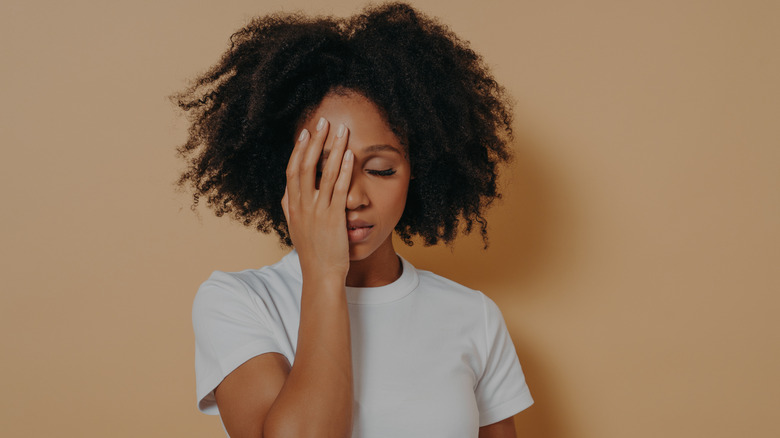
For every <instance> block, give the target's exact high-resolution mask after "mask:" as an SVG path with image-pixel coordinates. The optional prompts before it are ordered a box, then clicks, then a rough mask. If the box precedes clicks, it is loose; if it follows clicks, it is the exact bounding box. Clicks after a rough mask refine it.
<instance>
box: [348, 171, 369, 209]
mask: <svg viewBox="0 0 780 438" xmlns="http://www.w3.org/2000/svg"><path fill="white" fill-rule="evenodd" d="M355 170H356V172H355V173H353V174H352V180H351V181H350V183H349V191H348V192H347V203H346V207H347V210H357V209H359V208H361V207H365V206H367V205H368V194H367V193H366V191H365V187H364V186H363V181H362V178H361V175H360V173H361V172H360V171H359V170H358V169H355Z"/></svg>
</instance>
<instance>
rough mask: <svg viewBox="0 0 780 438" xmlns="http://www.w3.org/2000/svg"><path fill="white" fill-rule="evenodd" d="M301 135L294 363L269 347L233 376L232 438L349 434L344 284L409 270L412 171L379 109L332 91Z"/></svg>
mask: <svg viewBox="0 0 780 438" xmlns="http://www.w3.org/2000/svg"><path fill="white" fill-rule="evenodd" d="M342 127H343V128H342ZM300 132H301V135H300V136H299V138H298V140H297V141H296V145H295V148H294V149H293V152H292V155H291V157H290V162H289V164H288V167H287V189H286V191H285V195H284V198H283V199H282V207H283V209H284V212H285V215H286V218H287V223H288V227H289V230H290V237H291V239H292V241H293V244H294V245H295V248H296V250H297V251H298V256H299V259H300V262H301V271H302V276H303V291H302V295H301V322H300V327H299V334H298V346H297V352H296V358H295V364H294V366H290V364H289V363H288V361H287V359H286V358H285V357H284V356H282V355H280V354H277V353H266V354H262V355H259V356H256V357H254V358H252V359H250V360H249V361H247V362H245V363H244V364H243V365H241V366H239V367H238V368H237V369H236V370H234V371H233V372H232V373H230V374H229V375H228V376H227V377H225V379H224V380H223V381H222V383H220V385H219V386H218V387H217V389H216V390H215V397H216V400H217V405H218V407H219V411H220V415H221V416H222V421H223V423H224V424H225V428H226V429H227V431H228V433H229V434H230V436H231V437H233V438H241V437H309V436H312V437H313V436H316V437H349V436H350V435H351V427H352V405H353V376H352V353H351V347H350V345H351V344H350V330H349V312H348V306H347V302H346V289H345V286H347V285H349V286H362V287H376V286H383V285H386V284H389V283H391V282H393V281H395V280H396V279H398V277H399V276H400V275H401V270H402V268H401V263H400V260H399V259H398V257H397V256H396V254H395V250H394V248H393V241H392V238H391V234H392V231H393V229H394V228H395V225H396V224H397V223H398V220H399V219H400V217H401V214H402V213H403V210H404V206H405V204H406V194H407V191H408V187H409V181H410V179H411V167H410V165H409V160H408V158H407V154H406V151H405V149H404V148H403V146H402V145H401V142H400V141H399V140H398V138H396V136H395V134H393V132H392V131H391V130H390V128H389V127H388V126H387V124H386V123H385V121H384V119H383V117H382V116H381V112H380V111H379V109H378V108H377V107H376V106H375V105H374V104H373V103H372V102H371V101H370V100H368V99H366V98H365V97H363V96H361V95H359V94H356V93H351V92H349V93H346V94H345V93H340V94H330V95H328V96H326V97H325V98H324V99H323V101H322V102H321V103H320V105H319V106H318V108H317V109H315V111H314V112H313V113H312V114H311V115H310V116H309V117H308V118H307V119H306V120H304V121H303V124H302V126H301V131H300ZM350 228H351V231H350ZM302 419H305V421H302ZM479 436H480V438H509V437H514V436H515V428H514V422H513V420H512V417H510V418H507V419H506V420H503V421H500V422H498V423H495V424H491V425H488V426H485V427H482V428H480V431H479Z"/></svg>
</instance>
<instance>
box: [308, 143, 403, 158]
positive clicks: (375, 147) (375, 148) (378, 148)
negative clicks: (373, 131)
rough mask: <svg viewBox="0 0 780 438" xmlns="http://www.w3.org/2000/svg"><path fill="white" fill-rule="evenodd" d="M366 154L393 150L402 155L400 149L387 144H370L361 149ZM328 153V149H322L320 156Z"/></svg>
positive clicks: (325, 156) (326, 156)
mask: <svg viewBox="0 0 780 438" xmlns="http://www.w3.org/2000/svg"><path fill="white" fill-rule="evenodd" d="M363 152H365V153H367V154H371V153H375V152H395V153H396V154H398V155H400V156H403V155H404V154H402V153H401V151H399V150H398V148H397V147H395V146H392V145H389V144H372V145H371V146H368V147H366V149H365V150H364V151H363ZM329 155H330V150H324V149H323V151H322V158H328V156H329Z"/></svg>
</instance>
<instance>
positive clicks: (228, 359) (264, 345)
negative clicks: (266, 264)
mask: <svg viewBox="0 0 780 438" xmlns="http://www.w3.org/2000/svg"><path fill="white" fill-rule="evenodd" d="M269 321H270V318H269V317H268V315H267V312H264V311H263V308H262V307H261V306H259V305H258V304H257V302H256V301H255V300H253V299H252V297H251V296H250V294H249V291H248V289H247V287H246V286H245V284H244V283H243V282H242V281H241V280H239V279H238V278H235V277H234V276H233V275H231V274H228V273H224V272H220V271H215V272H214V273H213V274H212V275H211V277H209V279H208V280H206V281H205V282H204V283H203V284H202V285H201V286H200V288H199V289H198V293H197V295H196V296H195V301H194V303H193V306H192V326H193V331H194V332H195V378H196V386H197V397H198V409H199V410H200V411H201V412H204V413H206V414H211V415H217V414H219V411H218V409H217V404H216V400H215V399H214V389H215V388H216V387H217V386H218V385H219V384H220V382H222V379H224V378H225V377H226V376H227V375H228V374H230V373H231V372H232V371H233V370H235V369H236V368H238V367H239V366H240V365H241V364H243V363H244V362H246V361H247V360H249V359H251V358H253V357H255V356H257V355H260V354H263V353H270V352H281V349H280V347H279V342H278V341H277V337H276V335H275V333H274V330H273V326H272V325H271V324H270V323H269Z"/></svg>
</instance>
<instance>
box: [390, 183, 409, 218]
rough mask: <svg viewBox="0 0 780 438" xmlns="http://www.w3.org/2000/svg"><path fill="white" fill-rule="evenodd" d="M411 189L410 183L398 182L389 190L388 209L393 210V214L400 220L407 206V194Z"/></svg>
mask: <svg viewBox="0 0 780 438" xmlns="http://www.w3.org/2000/svg"><path fill="white" fill-rule="evenodd" d="M408 190H409V184H408V182H407V183H400V182H399V183H398V184H397V185H395V186H394V187H392V189H391V190H388V191H387V201H388V203H387V209H388V210H390V211H392V212H393V216H396V217H395V219H396V220H398V219H400V218H401V214H403V212H404V209H405V208H406V196H407V193H408Z"/></svg>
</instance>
